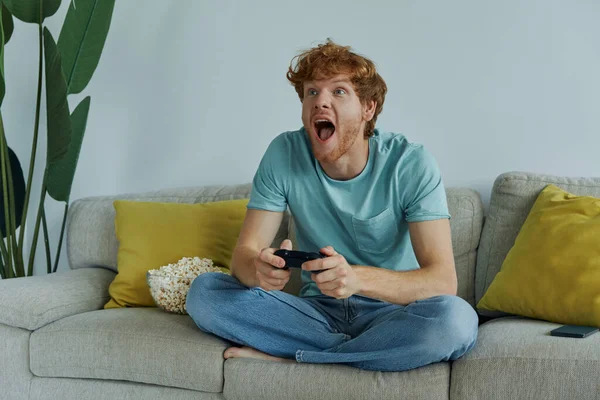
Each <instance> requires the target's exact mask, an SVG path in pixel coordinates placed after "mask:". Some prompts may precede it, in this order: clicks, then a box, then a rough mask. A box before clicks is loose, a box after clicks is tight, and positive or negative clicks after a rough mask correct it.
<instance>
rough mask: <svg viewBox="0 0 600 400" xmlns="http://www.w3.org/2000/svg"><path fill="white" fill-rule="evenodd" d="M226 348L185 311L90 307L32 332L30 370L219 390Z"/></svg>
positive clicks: (48, 373) (35, 372) (206, 390)
mask: <svg viewBox="0 0 600 400" xmlns="http://www.w3.org/2000/svg"><path fill="white" fill-rule="evenodd" d="M227 347H228V343H227V342H226V341H224V340H221V339H219V338H217V337H216V336H214V335H209V334H206V333H204V332H202V331H200V330H199V329H198V328H197V327H196V325H195V324H194V321H193V320H192V319H191V318H190V317H189V316H187V315H175V314H169V313H166V312H164V311H160V310H159V309H157V308H121V309H112V310H99V311H91V312H87V313H83V314H78V315H73V316H70V317H67V318H64V319H61V320H58V321H56V322H53V323H51V324H48V325H46V326H44V327H43V328H40V329H38V330H37V331H35V332H33V333H32V334H31V341H30V359H31V372H33V374H34V375H37V376H40V377H69V378H96V379H117V380H127V381H134V382H143V383H152V384H156V385H163V386H173V387H179V388H185V389H195V390H201V391H205V392H215V393H218V392H221V391H222V389H223V352H224V351H225V349H226V348H227Z"/></svg>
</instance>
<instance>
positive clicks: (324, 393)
mask: <svg viewBox="0 0 600 400" xmlns="http://www.w3.org/2000/svg"><path fill="white" fill-rule="evenodd" d="M449 374H450V366H449V364H448V363H436V364H431V365H428V366H425V367H421V368H417V369H414V370H410V371H405V372H378V371H366V370H361V369H358V368H354V367H349V366H345V365H331V364H303V363H300V364H294V363H285V364H283V363H278V362H272V361H262V360H253V359H245V358H233V359H228V360H227V361H226V362H225V387H224V388H223V394H224V395H225V398H227V399H228V400H246V399H261V400H281V399H286V400H294V399H298V400H307V399H314V400H320V399H327V400H347V399H397V400H401V399H410V400H421V399H422V400H425V399H427V400H438V399H439V400H442V399H448V392H449V388H448V385H449V383H450V375H449Z"/></svg>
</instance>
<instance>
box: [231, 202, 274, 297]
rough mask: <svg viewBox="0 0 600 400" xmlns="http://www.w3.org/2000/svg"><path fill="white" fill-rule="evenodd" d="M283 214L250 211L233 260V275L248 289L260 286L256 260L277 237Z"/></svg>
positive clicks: (247, 213) (247, 212)
mask: <svg viewBox="0 0 600 400" xmlns="http://www.w3.org/2000/svg"><path fill="white" fill-rule="evenodd" d="M282 220H283V213H282V212H273V211H264V210H255V209H248V210H247V211H246V217H245V218H244V224H243V225H242V229H241V231H240V235H239V237H238V241H237V244H236V247H235V249H234V251H233V256H232V259H231V275H232V276H234V277H235V278H237V279H238V280H239V281H240V282H242V283H243V284H244V285H246V286H248V287H256V286H258V285H259V284H258V282H257V279H256V267H255V264H254V261H255V259H256V258H257V257H258V256H259V254H260V251H261V250H262V249H264V248H267V247H270V246H271V243H273V240H274V239H275V235H277V231H278V229H279V226H280V225H281V221H282Z"/></svg>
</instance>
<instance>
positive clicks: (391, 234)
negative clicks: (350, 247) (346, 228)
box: [352, 208, 398, 254]
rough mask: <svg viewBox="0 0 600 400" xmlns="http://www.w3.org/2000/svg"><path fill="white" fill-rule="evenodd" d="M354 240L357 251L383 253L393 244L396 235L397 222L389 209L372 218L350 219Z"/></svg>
mask: <svg viewBox="0 0 600 400" xmlns="http://www.w3.org/2000/svg"><path fill="white" fill-rule="evenodd" d="M352 228H353V229H354V240H355V241H356V244H357V245H358V249H359V250H361V251H366V252H368V253H375V254H381V253H385V252H386V251H387V250H389V248H390V247H391V246H392V245H393V244H394V241H395V240H396V236H397V234H398V221H396V218H394V213H393V211H392V210H391V209H390V208H386V209H385V210H383V211H382V212H380V213H379V214H377V215H375V216H374V217H371V218H367V219H361V218H356V217H352Z"/></svg>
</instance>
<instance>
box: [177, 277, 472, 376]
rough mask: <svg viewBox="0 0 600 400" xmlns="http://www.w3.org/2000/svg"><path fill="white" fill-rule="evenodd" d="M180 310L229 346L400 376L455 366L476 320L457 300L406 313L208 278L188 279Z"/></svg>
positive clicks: (424, 303) (425, 303) (435, 301)
mask: <svg viewBox="0 0 600 400" xmlns="http://www.w3.org/2000/svg"><path fill="white" fill-rule="evenodd" d="M186 309H187V313H188V314H189V315H190V317H191V318H192V319H193V320H194V322H195V323H196V325H197V326H198V328H200V329H201V330H202V331H204V332H207V333H212V334H214V335H217V336H219V337H221V338H223V339H225V340H228V341H230V342H232V343H234V344H236V345H240V346H249V347H252V348H254V349H257V350H259V351H262V352H263V353H267V354H270V355H273V356H276V357H281V358H288V359H295V360H296V361H297V362H305V363H337V364H346V365H350V366H353V367H356V368H360V369H365V370H376V371H405V370H409V369H413V368H418V367H421V366H424V365H427V364H431V363H435V362H440V361H449V360H456V359H457V358H459V357H461V356H462V355H463V354H465V353H466V352H467V351H469V350H470V349H471V348H472V347H473V346H474V345H475V341H476V339H477V325H478V318H477V314H476V313H475V311H474V310H473V308H472V307H471V306H470V305H469V304H468V303H467V302H466V301H464V300H463V299H461V298H460V297H457V296H437V297H431V298H428V299H424V300H417V301H415V302H414V303H411V304H408V305H406V306H401V305H396V304H391V303H388V302H384V301H381V300H376V299H372V298H369V297H365V296H359V295H354V296H351V297H349V298H347V299H336V298H334V297H330V296H327V295H319V296H314V297H304V298H301V297H297V296H293V295H291V294H288V293H285V292H282V291H279V290H273V291H266V290H263V289H261V288H248V287H246V286H244V285H243V284H242V283H241V282H240V281H238V280H237V279H236V278H234V277H232V276H230V275H227V274H222V273H217V272H212V273H204V274H202V275H199V276H198V277H197V278H196V279H194V281H193V282H192V285H191V287H190V290H189V292H188V294H187V300H186Z"/></svg>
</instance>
